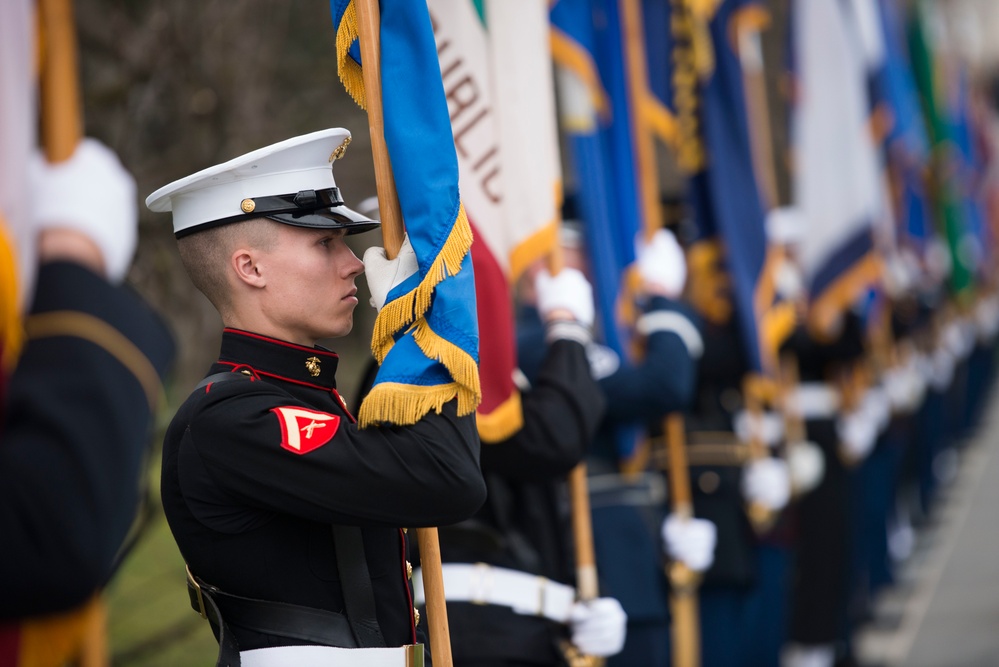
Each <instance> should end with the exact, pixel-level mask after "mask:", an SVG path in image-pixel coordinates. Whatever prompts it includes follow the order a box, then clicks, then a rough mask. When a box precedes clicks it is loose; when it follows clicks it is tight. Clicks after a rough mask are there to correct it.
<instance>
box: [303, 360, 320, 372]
mask: <svg viewBox="0 0 999 667" xmlns="http://www.w3.org/2000/svg"><path fill="white" fill-rule="evenodd" d="M305 370H307V371H309V375H311V376H312V377H319V372H320V368H319V358H318V357H309V358H308V359H306V360H305Z"/></svg>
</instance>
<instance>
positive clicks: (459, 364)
mask: <svg viewBox="0 0 999 667" xmlns="http://www.w3.org/2000/svg"><path fill="white" fill-rule="evenodd" d="M413 341H414V342H415V343H416V344H417V346H419V348H420V350H422V351H423V354H425V355H426V356H427V358H428V359H434V360H435V361H439V362H440V363H442V364H443V365H444V368H446V369H447V370H448V372H449V373H450V374H451V378H452V379H453V380H454V381H455V382H457V383H458V385H459V386H461V387H462V388H463V389H465V390H467V391H468V392H469V393H470V394H471V395H473V396H476V397H481V395H482V389H481V388H480V386H479V366H478V364H476V363H475V359H473V358H472V356H471V355H470V354H468V352H465V350H463V349H461V348H460V347H458V346H457V345H455V344H454V343H452V342H451V341H449V340H448V339H446V338H444V337H443V336H439V335H437V334H436V333H434V331H433V330H432V329H431V328H430V324H429V323H428V322H427V321H426V320H425V319H423V320H420V321H419V323H417V325H416V329H415V330H414V331H413ZM478 405H479V399H478V398H476V400H475V405H472V406H471V408H470V409H469V410H468V411H467V412H466V411H463V410H462V409H461V408H460V407H459V409H458V412H459V414H469V413H470V412H472V410H475V408H477V407H478Z"/></svg>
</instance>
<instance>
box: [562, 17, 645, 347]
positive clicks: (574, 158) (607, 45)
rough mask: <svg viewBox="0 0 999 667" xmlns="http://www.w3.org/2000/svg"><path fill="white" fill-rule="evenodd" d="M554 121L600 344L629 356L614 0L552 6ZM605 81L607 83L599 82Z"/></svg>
mask: <svg viewBox="0 0 999 667" xmlns="http://www.w3.org/2000/svg"><path fill="white" fill-rule="evenodd" d="M551 21H552V57H553V59H554V61H555V63H556V65H558V67H559V71H558V79H557V80H558V85H559V97H560V102H561V105H560V107H561V118H560V123H561V126H562V129H563V131H564V132H565V134H566V136H567V137H568V140H569V144H570V145H569V147H568V148H569V151H568V152H569V155H570V167H571V173H572V174H573V176H574V180H575V190H576V196H575V202H576V206H577V207H578V209H579V210H578V211H576V213H577V214H578V216H579V217H580V219H581V220H583V221H584V225H583V232H584V235H585V237H586V246H587V255H588V257H589V260H590V269H591V272H592V278H593V283H594V285H593V287H594V295H595V299H596V302H597V311H598V314H599V318H600V319H599V323H600V329H601V334H602V338H603V341H604V343H605V344H606V345H607V346H609V347H610V348H612V349H613V350H614V351H615V352H617V353H618V354H619V355H621V356H622V357H627V356H628V350H627V347H628V345H627V341H628V332H627V328H626V326H625V322H624V318H622V317H621V316H620V315H621V310H622V308H625V307H626V303H627V302H628V289H627V278H626V277H627V273H628V267H629V266H630V265H631V264H632V263H633V262H634V261H635V235H636V234H637V233H638V230H639V224H640V218H639V207H638V201H639V193H638V182H637V179H636V174H635V158H634V153H633V140H632V136H631V125H630V120H629V118H630V116H629V114H630V111H629V106H628V105H629V100H628V95H627V89H626V78H625V71H624V67H625V65H624V55H623V50H622V44H621V26H620V19H619V16H618V12H617V3H616V2H615V1H613V0H560V1H559V2H557V3H556V4H555V6H554V7H553V8H552V10H551ZM605 82H606V85H605Z"/></svg>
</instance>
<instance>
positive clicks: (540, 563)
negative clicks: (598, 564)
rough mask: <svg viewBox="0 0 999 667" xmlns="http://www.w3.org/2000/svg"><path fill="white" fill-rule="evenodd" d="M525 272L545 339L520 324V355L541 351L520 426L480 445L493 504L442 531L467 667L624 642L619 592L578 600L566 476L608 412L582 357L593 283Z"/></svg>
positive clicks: (602, 652) (454, 625)
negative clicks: (500, 438) (616, 595)
mask: <svg viewBox="0 0 999 667" xmlns="http://www.w3.org/2000/svg"><path fill="white" fill-rule="evenodd" d="M529 274H530V275H528V276H525V278H524V280H526V281H532V282H533V286H534V292H533V296H534V297H535V298H534V299H533V301H535V302H536V307H537V313H538V314H539V315H540V317H541V321H542V323H543V325H542V329H541V330H540V331H538V333H540V334H541V336H542V337H535V336H534V335H533V334H534V333H535V330H534V329H533V328H529V329H528V331H527V332H524V333H525V334H526V335H523V336H521V356H531V357H532V358H533V357H534V356H536V355H538V354H540V355H541V357H542V358H541V364H540V367H539V368H533V369H531V376H530V377H529V378H528V377H526V376H525V377H522V379H521V382H520V385H521V386H520V391H521V405H522V410H523V424H524V425H523V427H522V428H521V430H519V431H518V432H517V433H515V434H514V435H513V436H511V437H510V438H508V439H506V440H503V441H500V442H496V443H483V446H482V473H483V476H484V477H485V480H486V488H487V490H488V493H487V496H486V504H485V505H484V506H483V508H482V509H481V510H480V511H479V512H478V513H477V514H476V515H475V516H474V517H473V518H472V519H470V520H468V521H464V522H462V523H460V524H458V525H456V526H452V527H449V528H444V529H442V530H441V533H440V534H441V554H442V559H443V561H444V565H443V568H444V569H443V572H444V589H445V594H446V596H447V600H448V619H449V621H448V622H449V624H450V629H451V633H452V651H453V652H454V657H455V664H456V665H460V666H469V667H471V666H475V667H484V666H500V665H552V666H557V665H562V664H565V663H566V660H567V659H571V658H572V657H574V656H577V655H580V654H582V655H589V656H596V657H606V656H609V655H613V654H614V653H616V652H618V651H620V650H621V646H622V645H623V643H624V634H625V614H624V611H623V610H622V609H621V605H620V604H619V603H618V602H617V600H614V599H613V598H599V599H596V600H592V601H588V602H580V601H576V592H575V589H574V587H573V582H574V580H575V574H574V560H573V554H574V552H573V541H572V535H571V534H570V532H569V528H570V516H569V513H570V507H569V498H568V494H567V492H566V483H565V480H566V475H567V474H568V473H569V471H570V470H571V469H572V468H573V467H574V466H575V465H576V464H578V463H579V462H580V461H581V460H582V459H583V456H584V455H585V452H586V448H587V446H588V445H589V443H590V442H591V440H592V438H593V435H594V433H595V432H596V429H597V425H598V424H599V423H600V419H601V417H602V415H603V412H604V397H603V395H602V394H601V392H600V389H599V387H598V386H597V383H596V381H595V380H594V379H593V377H592V375H591V372H590V366H589V363H588V361H587V357H586V346H587V345H589V344H590V342H591V340H592V334H591V328H592V325H593V317H594V307H593V295H592V288H591V287H590V284H589V282H588V281H587V280H586V278H585V277H584V276H583V274H582V273H581V272H580V271H578V270H576V269H573V268H565V269H563V270H562V271H560V272H559V273H558V274H557V275H556V276H554V277H552V276H551V275H550V274H549V273H548V271H547V270H545V269H542V268H539V269H538V270H536V271H533V272H529ZM525 345H526V346H527V347H526V348H525ZM418 598H420V595H419V593H418ZM570 644H571V647H570Z"/></svg>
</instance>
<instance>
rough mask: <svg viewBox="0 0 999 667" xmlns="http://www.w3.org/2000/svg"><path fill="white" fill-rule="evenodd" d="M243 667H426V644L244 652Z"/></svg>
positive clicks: (241, 661) (281, 648)
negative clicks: (424, 666)
mask: <svg viewBox="0 0 999 667" xmlns="http://www.w3.org/2000/svg"><path fill="white" fill-rule="evenodd" d="M239 660H240V664H242V666H243V667H423V644H412V645H409V646H395V647H392V648H337V647H335V646H276V647H273V648H257V649H253V650H252V651H240V653H239Z"/></svg>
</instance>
